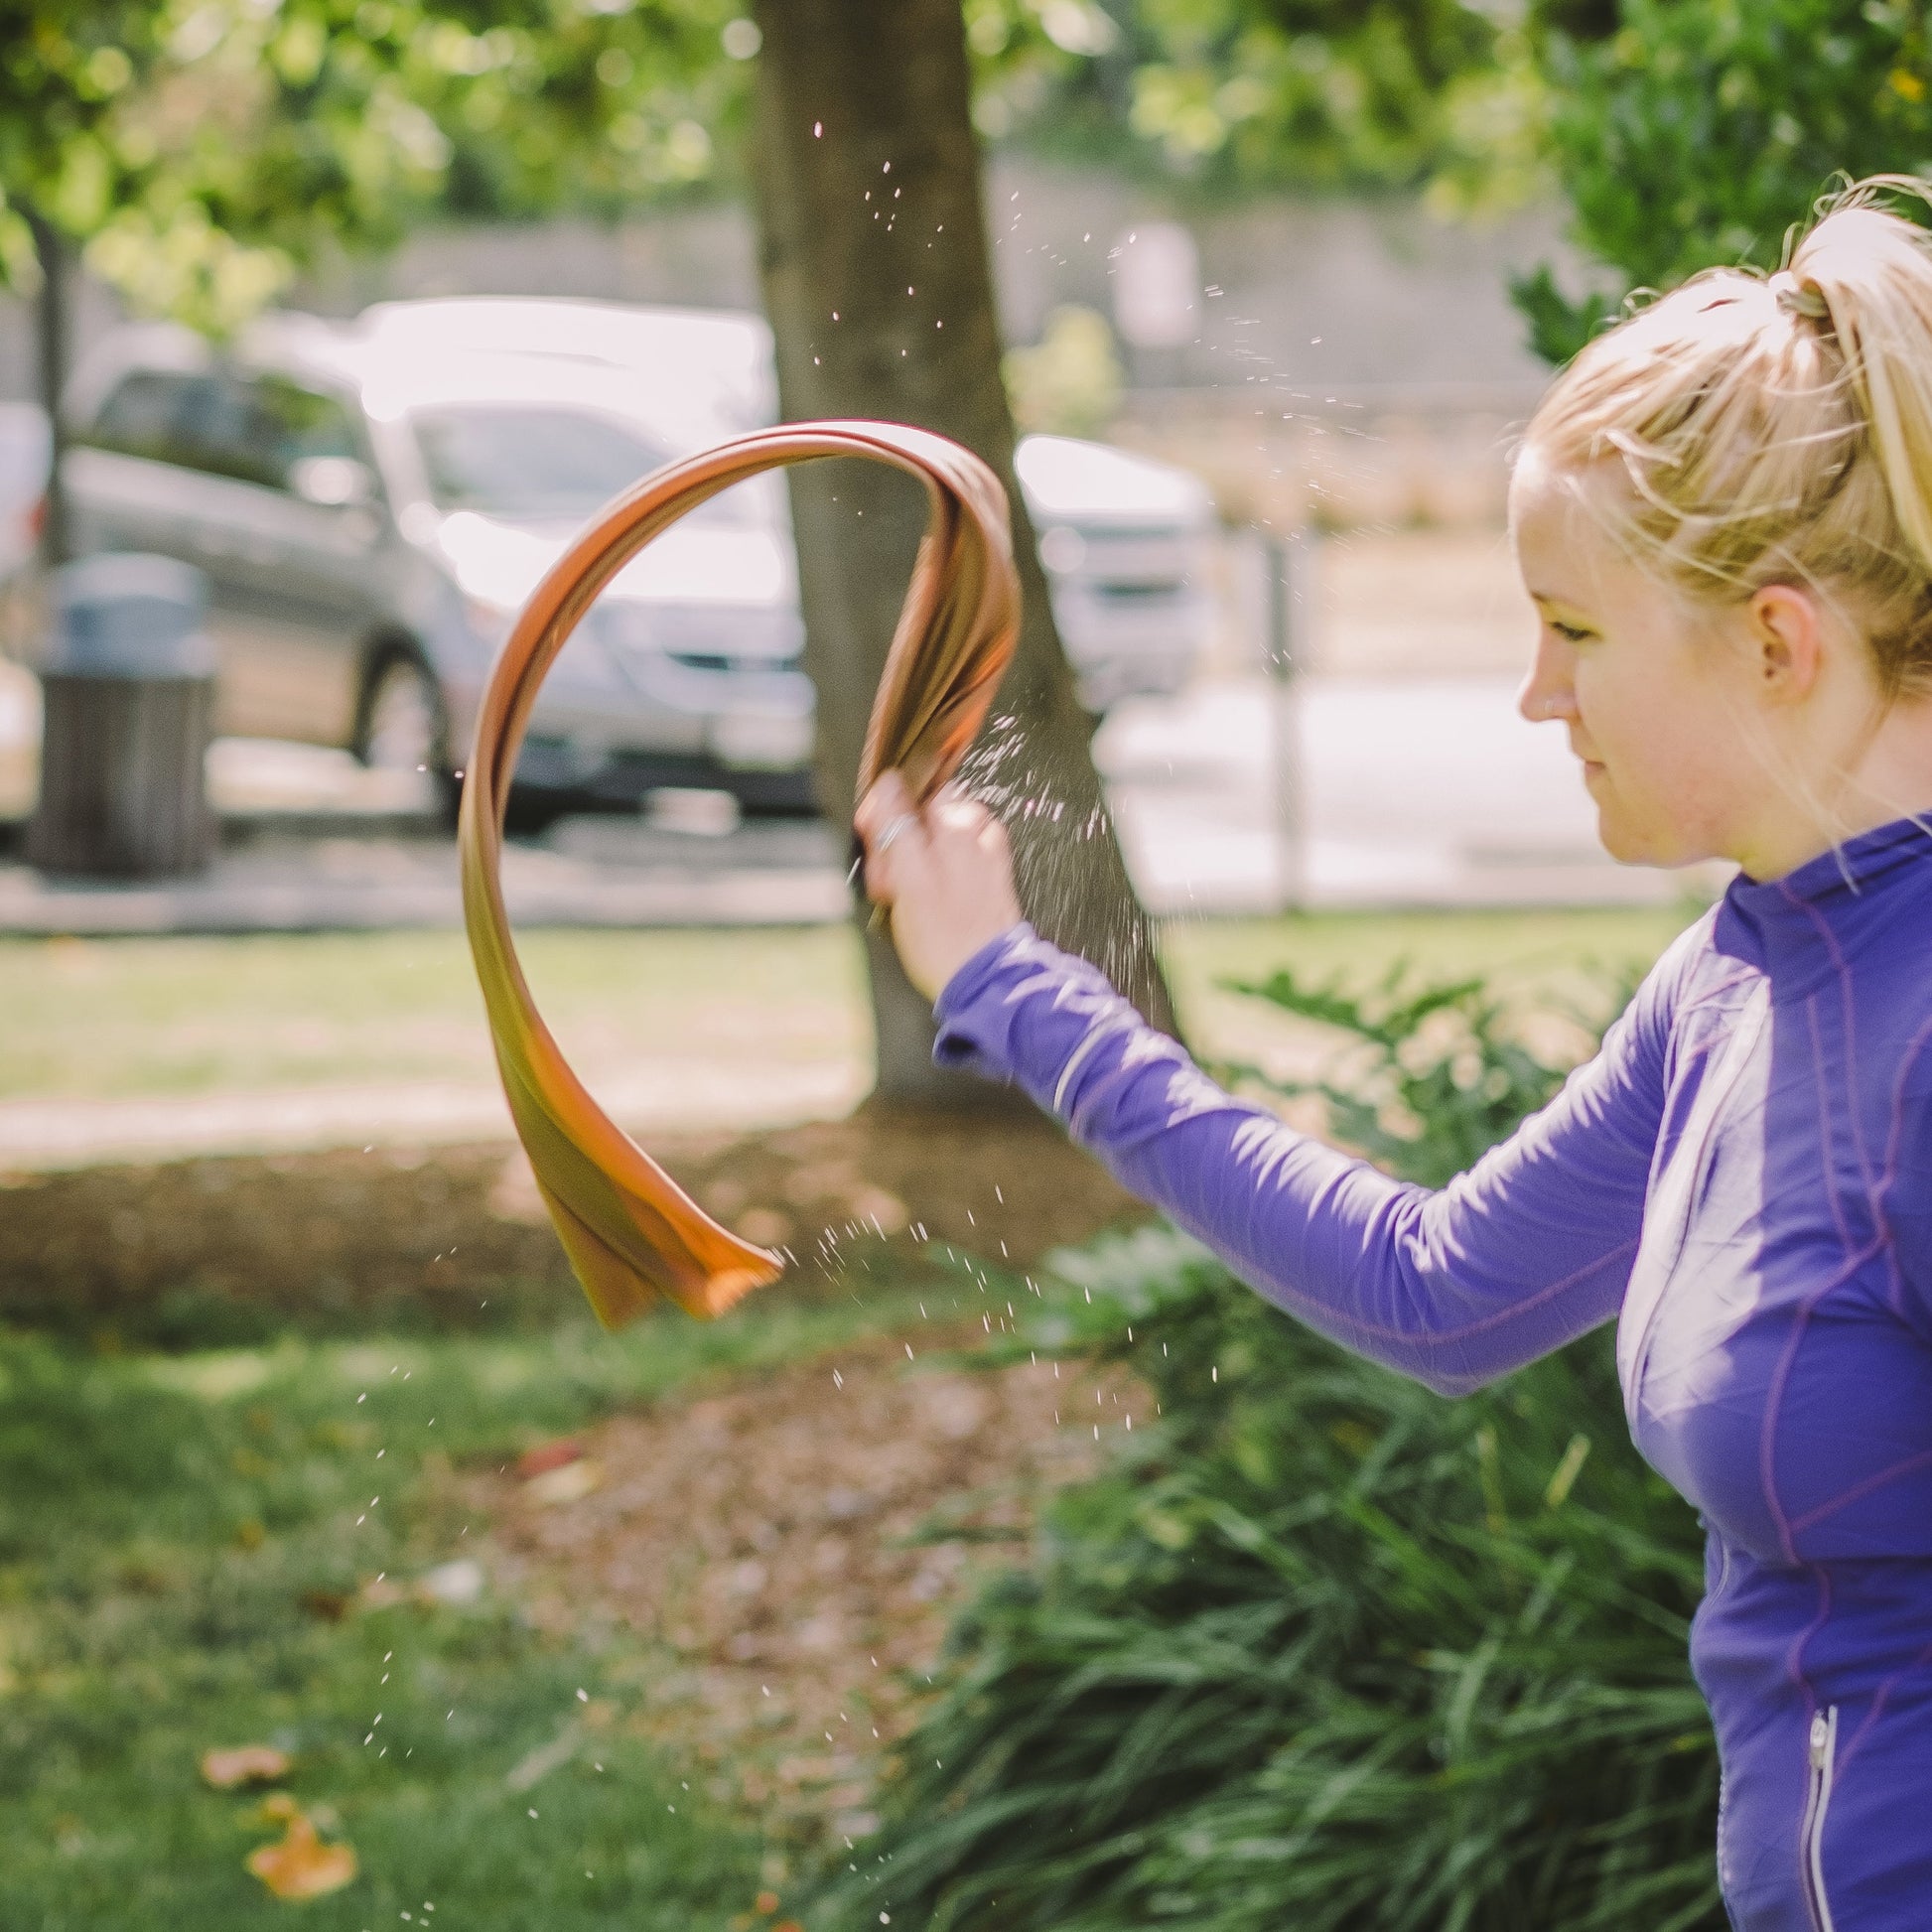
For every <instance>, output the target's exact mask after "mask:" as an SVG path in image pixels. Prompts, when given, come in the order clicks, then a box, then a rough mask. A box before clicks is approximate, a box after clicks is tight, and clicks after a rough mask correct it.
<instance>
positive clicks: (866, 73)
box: [754, 0, 1173, 1105]
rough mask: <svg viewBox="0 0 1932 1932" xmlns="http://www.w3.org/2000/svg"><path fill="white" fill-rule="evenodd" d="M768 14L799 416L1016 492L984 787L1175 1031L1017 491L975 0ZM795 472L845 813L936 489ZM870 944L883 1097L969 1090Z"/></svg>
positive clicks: (1060, 914) (1107, 961)
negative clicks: (938, 438)
mask: <svg viewBox="0 0 1932 1932" xmlns="http://www.w3.org/2000/svg"><path fill="white" fill-rule="evenodd" d="M757 15H758V22H759V28H760V29H761V30H762V33H763V37H764V39H763V51H762V53H761V55H760V57H759V79H758V108H757V131H756V146H755V153H754V162H755V167H756V192H757V201H758V209H759V244H760V247H759V257H760V272H761V276H762V280H763V287H764V303H765V311H766V313H767V315H768V316H769V317H770V319H771V325H772V328H773V331H774V332H775V334H776V337H777V355H778V395H779V400H780V404H781V406H782V411H783V414H784V415H785V417H786V418H787V419H789V420H792V421H799V420H805V419H809V418H814V417H837V416H857V417H873V418H886V419H890V420H893V421H896V422H903V423H912V424H915V425H917V426H919V427H921V428H924V429H931V430H936V431H938V432H940V433H941V434H942V435H945V436H950V437H952V438H953V439H954V440H955V441H957V442H960V443H963V444H964V445H965V446H966V447H967V448H968V449H970V450H973V451H975V452H976V453H977V454H978V455H979V456H981V457H983V458H985V460H986V461H987V462H988V463H990V464H991V465H992V466H993V468H994V470H995V471H996V472H997V473H998V474H999V476H1000V478H1001V480H1002V481H1003V482H1004V483H1005V484H1006V487H1007V492H1008V495H1009V496H1010V498H1011V499H1012V504H1013V519H1014V537H1015V550H1016V553H1017V556H1018V559H1019V564H1020V575H1021V586H1022V590H1023V592H1024V594H1025V600H1026V619H1025V622H1024V624H1023V627H1022V631H1021V637H1020V648H1019V652H1018V654H1017V656H1016V658H1015V661H1014V665H1013V668H1012V670H1010V671H1009V672H1008V674H1007V680H1006V684H1005V686H1004V688H1003V689H1002V691H1001V693H1000V696H999V699H998V700H997V702H996V705H995V714H994V715H995V719H996V723H995V724H994V725H993V726H992V727H991V728H990V729H989V731H988V733H987V735H986V737H985V738H984V740H983V741H982V743H981V745H980V747H979V748H978V750H977V751H976V753H975V755H974V759H973V760H972V762H971V764H970V765H969V767H968V777H969V780H970V782H971V783H972V784H973V786H974V788H975V789H976V790H977V791H979V792H980V793H981V795H983V796H984V797H986V798H987V800H988V802H989V803H991V804H993V805H994V806H995V808H996V809H998V810H999V811H1000V812H1001V815H1002V816H1003V817H1004V818H1005V819H1006V821H1007V823H1008V825H1009V826H1010V828H1011V829H1012V832H1013V836H1014V845H1015V850H1016V854H1017V859H1018V870H1019V876H1020V890H1021V897H1022V901H1023V903H1024V904H1025V905H1026V906H1027V909H1028V913H1029V916H1030V917H1032V918H1033V919H1034V921H1035V924H1036V925H1037V926H1038V927H1039V928H1040V930H1041V931H1042V932H1043V933H1045V934H1046V935H1047V936H1048V937H1049V938H1051V939H1052V940H1053V941H1055V943H1057V944H1060V945H1063V946H1065V947H1067V948H1068V949H1069V950H1070V951H1074V952H1078V953H1080V954H1082V955H1083V956H1084V957H1086V958H1088V959H1090V960H1092V961H1093V962H1094V963H1095V964H1096V965H1097V966H1099V967H1101V968H1102V969H1103V970H1104V971H1105V972H1106V973H1107V974H1108V975H1109V977H1110V978H1112V979H1113V981H1114V983H1115V984H1116V985H1117V986H1119V987H1120V989H1121V991H1122V992H1124V993H1125V994H1127V996H1128V997H1129V998H1130V999H1132V1000H1133V1001H1134V1002H1135V1004H1136V1005H1137V1006H1138V1007H1140V1009H1141V1010H1142V1012H1143V1013H1145V1014H1146V1015H1147V1016H1148V1017H1149V1018H1150V1019H1151V1020H1153V1021H1154V1022H1155V1024H1156V1025H1158V1026H1162V1027H1165V1028H1168V1029H1170V1030H1172V1029H1173V1007H1172V1005H1171V1003H1170V1001H1169V997H1168V990H1167V986H1166V983H1165V982H1164V980H1163V978H1162V975H1161V968H1160V963H1159V960H1158V958H1157V957H1156V954H1155V950H1154V944H1153V937H1152V933H1151V929H1150V927H1149V924H1148V919H1147V915H1146V913H1145V912H1143V911H1142V909H1141V907H1140V905H1139V903H1138V902H1137V901H1136V899H1135V897H1134V892H1133V887H1132V886H1131V884H1130V883H1129V881H1128V878H1127V873H1126V870H1125V868H1124V867H1123V865H1122V863H1121V857H1120V848H1119V845H1118V843H1117V842H1116V840H1115V837H1114V830H1113V824H1112V821H1111V820H1110V818H1109V817H1108V815H1107V811H1106V807H1105V803H1104V801H1103V799H1102V797H1101V792H1100V784H1099V780H1098V778H1097V777H1096V776H1095V774H1094V768H1093V759H1092V758H1091V756H1090V753H1089V750H1088V741H1089V739H1090V738H1091V736H1092V730H1093V722H1092V720H1091V719H1090V718H1089V717H1088V715H1087V714H1086V712H1085V711H1084V710H1082V708H1081V706H1080V704H1079V701H1078V698H1077V697H1076V695H1075V691H1074V686H1073V680H1072V678H1071V676H1070V674H1069V673H1068V671H1067V667H1066V661H1065V657H1064V655H1063V654H1062V652H1061V649H1060V642H1059V637H1058V634H1057V632H1056V631H1055V630H1054V627H1053V615H1052V610H1051V608H1050V606H1049V605H1048V602H1047V596H1046V580H1045V573H1044V572H1043V571H1042V570H1041V568H1040V565H1039V561H1038V557H1037V554H1036V552H1035V544H1034V535H1033V530H1032V528H1031V525H1030V524H1029V521H1028V517H1027V512H1026V507H1025V505H1024V503H1023V502H1022V500H1021V495H1020V490H1019V487H1018V485H1017V483H1015V481H1014V472H1013V449H1014V429H1013V419H1012V416H1011V414H1010V413H1009V411H1008V408H1007V398H1006V391H1005V389H1004V387H1003V386H1002V383H1001V378H1000V336H999V324H998V320H997V317H996V315H995V311H994V301H993V275H992V263H991V259H990V255H989V250H988V246H987V236H986V220H985V213H984V209H983V207H982V206H981V183H980V157H979V147H978V143H977V141H976V139H975V136H974V133H973V126H972V120H971V115H970V105H971V102H970V76H969V73H968V69H967V61H966V44H965V34H964V29H963V26H962V22H961V16H960V7H959V0H759V3H758V6H757ZM788 481H789V485H790V490H791V504H792V516H793V521H794V524H795V526H796V532H797V541H798V565H799V578H800V586H799V588H800V596H801V600H802V603H803V607H804V614H805V626H806V646H805V663H806V669H807V670H808V671H809V672H810V673H811V677H812V681H813V684H814V685H815V687H816V689H817V692H818V765H817V781H818V787H819V797H820V802H821V803H822V805H823V806H824V808H825V811H826V812H827V814H828V815H829V816H830V817H831V818H832V819H833V820H834V821H835V822H839V823H843V822H844V821H846V820H847V819H849V818H850V816H851V811H852V805H853V787H854V784H855V782H856V773H857V770H858V764H859V750H860V744H861V741H862V740H863V738H864V735H865V727H866V717H867V714H868V712H869V710H870V708H871V704H872V696H873V692H874V691H875V689H876V688H877V687H878V683H879V676H880V672H881V670H882V668H883V667H884V665H885V661H886V650H887V646H888V645H889V643H890V642H891V640H892V633H893V624H894V621H895V619H896V618H897V614H898V607H899V603H900V600H901V598H902V597H903V595H904V591H905V584H906V578H907V576H908V574H909V572H910V569H911V563H912V554H913V550H914V548H915V546H916V543H917V540H918V535H919V532H920V530H921V529H922V528H923V526H924V520H925V500H924V495H923V492H922V491H920V490H919V488H918V487H917V485H916V484H914V483H910V482H909V481H908V480H907V479H905V478H902V477H900V476H897V474H895V473H893V472H890V471H887V470H885V469H883V468H881V467H880V466H878V465H876V464H860V463H848V462H839V463H814V464H809V465H804V466H801V467H798V468H795V469H793V470H791V471H790V472H789V473H788ZM868 958H869V963H870V966H871V970H872V998H873V1011H874V1015H875V1018H876V1021H877V1028H878V1040H879V1088H878V1092H879V1097H880V1098H881V1099H883V1100H887V1101H891V1102H915V1103H933V1102H937V1103H939V1104H947V1105H958V1104H970V1103H971V1097H972V1093H973V1090H972V1089H971V1088H970V1087H969V1086H967V1085H966V1084H965V1083H963V1082H962V1081H961V1080H960V1079H959V1076H957V1075H941V1074H940V1073H939V1072H937V1070H936V1069H935V1068H934V1067H933V1065H932V1060H931V1051H930V1048H931V1041H932V1022H931V1016H930V1014H929V1012H928V1010H927V1007H926V1003H925V1001H924V1000H923V999H921V998H920V996H919V995H918V994H917V993H916V992H915V991H913V989H912V988H911V987H910V986H909V985H908V984H907V983H906V981H905V979H904V976H903V975H902V974H901V973H900V971H899V968H898V962H897V958H896V957H895V956H894V954H893V950H892V947H891V945H890V943H888V941H887V939H886V937H885V935H884V934H883V933H873V934H871V935H870V937H869V940H868ZM979 1091H980V1093H982V1094H983V1093H984V1089H980V1090H979Z"/></svg>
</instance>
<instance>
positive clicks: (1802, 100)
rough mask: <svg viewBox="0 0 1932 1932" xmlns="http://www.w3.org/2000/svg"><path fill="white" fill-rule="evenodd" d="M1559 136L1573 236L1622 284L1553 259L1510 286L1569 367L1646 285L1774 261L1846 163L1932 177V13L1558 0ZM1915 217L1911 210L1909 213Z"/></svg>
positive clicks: (1550, 349)
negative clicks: (1572, 271) (1574, 274)
mask: <svg viewBox="0 0 1932 1932" xmlns="http://www.w3.org/2000/svg"><path fill="white" fill-rule="evenodd" d="M1545 11H1546V13H1547V14H1548V16H1550V17H1551V18H1552V19H1553V20H1554V21H1555V22H1556V23H1558V25H1557V28H1556V30H1555V31H1552V32H1549V33H1547V34H1544V35H1542V36H1541V37H1540V47H1541V60H1540V63H1539V65H1540V66H1541V67H1542V69H1543V73H1544V79H1545V81H1546V83H1547V85H1548V90H1549V92H1548V98H1549V101H1550V112H1549V128H1548V138H1549V143H1550V150H1551V156H1552V159H1553V161H1554V163H1555V167H1556V172H1557V177H1558V181H1559V183H1560V184H1561V186H1562V189H1563V192H1564V195H1565V196H1566V198H1567V199H1568V200H1569V203H1570V206H1571V208H1572V210H1573V213H1574V216H1575V219H1574V223H1573V233H1574V235H1575V238H1576V239H1577V240H1578V241H1579V242H1580V243H1581V244H1582V245H1583V247H1584V249H1585V250H1586V251H1587V254H1588V255H1589V256H1590V257H1592V258H1593V259H1594V260H1595V261H1597V262H1600V263H1603V264H1605V265H1606V267H1607V268H1608V270H1609V271H1610V273H1611V277H1612V279H1613V281H1614V284H1615V286H1614V288H1612V289H1609V290H1607V291H1606V290H1604V289H1600V288H1599V289H1594V290H1588V291H1586V292H1585V293H1584V294H1583V295H1582V296H1581V297H1579V298H1573V297H1571V296H1569V295H1567V294H1566V293H1565V292H1564V291H1563V290H1562V289H1560V288H1559V286H1558V284H1557V282H1556V279H1555V277H1554V276H1553V275H1552V273H1551V271H1550V270H1549V269H1548V268H1547V267H1545V268H1541V269H1539V270H1537V271H1536V272H1535V273H1533V274H1531V275H1528V276H1525V277H1524V278H1522V279H1521V280H1520V281H1518V282H1517V283H1516V284H1515V285H1514V286H1513V288H1512V290H1511V293H1512V295H1513V296H1514V297H1515V300H1516V303H1517V306H1518V308H1519V309H1520V310H1521V311H1522V312H1523V314H1524V316H1525V317H1526V318H1527V319H1528V321H1529V324H1530V330H1531V341H1532V345H1533V346H1534V347H1535V348H1536V349H1537V350H1538V351H1539V352H1540V353H1541V354H1543V355H1544V356H1545V357H1546V358H1547V359H1548V360H1550V361H1552V362H1563V361H1567V360H1568V359H1569V358H1570V357H1571V356H1572V355H1574V354H1575V353H1576V352H1577V350H1578V349H1579V348H1581V347H1582V346H1583V345H1584V344H1585V343H1586V342H1587V340H1588V339H1589V337H1590V336H1591V335H1592V334H1594V333H1595V331H1596V330H1597V329H1598V328H1599V327H1600V326H1601V324H1602V322H1603V321H1604V319H1605V318H1606V317H1607V316H1609V315H1612V314H1614V313H1616V312H1617V307H1618V298H1620V297H1621V295H1622V293H1623V291H1624V290H1626V289H1629V288H1632V287H1648V288H1659V289H1664V288H1671V287H1674V286H1675V285H1676V284H1677V283H1679V282H1681V281H1683V280H1684V279H1685V278H1686V277H1687V276H1689V275H1692V274H1694V273H1696V271H1697V270H1699V269H1701V268H1710V267H1714V266H1719V265H1724V264H1728V263H1732V262H1753V263H1755V264H1756V265H1757V266H1758V267H1760V268H1775V267H1777V266H1778V263H1779V261H1780V259H1781V256H1782V251H1783V247H1784V240H1785V235H1786V233H1787V231H1788V230H1789V229H1790V228H1791V226H1792V225H1793V224H1794V223H1796V222H1802V221H1803V220H1804V219H1805V218H1806V216H1807V215H1808V214H1809V213H1810V211H1811V207H1812V203H1813V202H1814V200H1815V199H1816V198H1817V197H1818V196H1820V195H1821V194H1823V193H1825V192H1826V191H1827V190H1828V189H1829V188H1830V187H1831V185H1832V182H1833V178H1834V177H1835V176H1839V175H1841V174H1843V175H1845V176H1848V177H1858V176H1863V175H1869V174H1882V173H1902V172H1912V173H1920V174H1923V173H1928V172H1932V89H1929V88H1928V85H1927V82H1928V80H1932V50H1928V46H1927V40H1926V24H1925V9H1924V8H1923V7H1917V6H1907V5H1904V4H1902V0H1868V4H1866V5H1863V6H1848V5H1846V4H1845V0H1749V4H1748V5H1740V4H1739V0H1614V4H1613V5H1609V6H1605V5H1601V4H1589V5H1579V4H1575V0H1571V4H1568V5H1564V4H1555V5H1549V4H1546V8H1545ZM1904 211H1905V212H1908V213H1909V212H1911V211H1912V210H1911V207H1910V204H1906V205H1905V207H1904Z"/></svg>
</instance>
